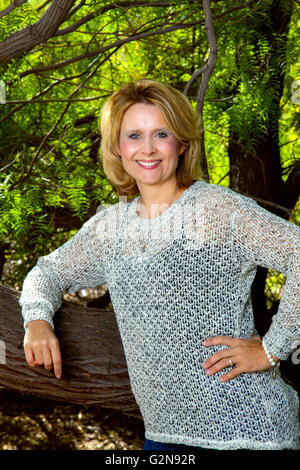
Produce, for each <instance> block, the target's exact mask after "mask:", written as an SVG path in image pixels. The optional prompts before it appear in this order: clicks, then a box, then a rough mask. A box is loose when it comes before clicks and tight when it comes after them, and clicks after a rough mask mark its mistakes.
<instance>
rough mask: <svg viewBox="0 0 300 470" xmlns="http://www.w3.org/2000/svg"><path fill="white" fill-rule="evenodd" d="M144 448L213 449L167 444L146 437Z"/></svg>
mask: <svg viewBox="0 0 300 470" xmlns="http://www.w3.org/2000/svg"><path fill="white" fill-rule="evenodd" d="M144 450H183V451H195V450H204V451H210V450H214V449H203V447H195V446H186V445H184V444H167V443H165V442H157V441H151V440H150V439H146V440H145V443H144Z"/></svg>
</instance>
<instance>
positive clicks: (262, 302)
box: [228, 0, 300, 391]
mask: <svg viewBox="0 0 300 470" xmlns="http://www.w3.org/2000/svg"><path fill="white" fill-rule="evenodd" d="M292 11H293V5H292V3H291V4H290V5H289V6H287V5H286V4H285V3H284V2H282V1H280V0H274V1H273V4H272V5H270V8H269V11H268V18H269V22H261V21H260V22H258V24H255V25H253V24H252V25H251V26H252V27H253V29H255V30H256V31H257V33H258V36H257V38H259V37H260V35H264V37H265V38H266V39H267V40H268V43H269V47H270V57H269V64H268V65H267V61H265V63H262V64H261V63H259V62H258V64H257V65H259V68H260V73H261V74H262V77H263V76H264V74H265V73H266V67H268V69H267V72H268V73H269V75H270V77H269V87H270V88H271V87H272V84H276V89H274V94H273V99H272V103H270V104H269V113H268V123H267V126H266V130H265V132H264V133H263V132H262V133H261V134H260V135H257V133H256V131H255V129H254V130H253V129H251V128H250V129H249V130H248V135H249V140H251V139H255V141H256V142H257V144H256V151H255V156H254V155H253V153H250V152H248V153H247V151H245V149H247V146H248V142H247V140H246V141H243V142H241V141H239V139H238V135H237V133H236V131H235V130H234V129H233V128H234V122H233V123H232V126H231V128H230V141H229V146H228V156H229V162H230V187H231V188H232V189H234V190H235V191H238V192H240V193H242V194H246V195H249V196H251V197H254V198H255V197H257V198H259V199H261V200H264V201H269V202H272V203H275V204H277V205H278V206H282V207H286V208H288V209H293V208H294V206H295V204H296V202H297V200H298V198H299V181H300V175H299V165H298V166H297V167H296V166H295V168H294V170H293V171H292V172H291V174H290V177H289V178H288V179H287V181H286V182H284V181H283V179H282V168H281V160H280V147H279V118H280V113H281V109H280V99H281V96H282V92H283V87H284V77H285V67H283V63H282V57H283V52H282V51H283V50H284V47H285V44H286V43H287V38H288V30H289V24H290V20H291V15H292ZM249 28H250V25H249ZM253 45H254V47H257V44H256V43H255V40H254V43H253ZM273 86H274V85H273ZM237 93H238V90H237ZM257 119H259V116H258V117H257ZM237 142H239V144H238V143H237ZM261 205H262V206H263V207H265V208H266V209H267V210H271V212H273V213H275V214H277V215H279V216H280V217H284V218H286V217H287V213H286V212H284V211H281V210H280V209H278V208H271V209H270V207H269V206H268V205H267V204H261ZM267 274H268V270H267V269H266V268H263V267H258V269H257V275H256V277H255V280H254V282H253V285H252V304H253V312H254V320H255V326H256V329H257V331H258V332H259V334H260V335H261V336H263V335H264V334H265V333H266V332H267V331H268V329H269V327H270V325H271V322H272V316H273V315H274V314H276V312H277V308H278V303H276V304H274V306H273V307H272V308H271V309H268V308H267V304H266V298H265V295H264V290H265V283H266V277H267ZM298 367H299V366H297V365H295V364H293V363H292V361H291V359H289V360H287V361H284V362H282V365H281V372H282V374H283V376H284V377H285V378H286V380H287V382H289V383H290V384H292V385H293V386H294V387H295V388H296V389H297V390H298V391H300V377H299V372H298V370H297V369H298Z"/></svg>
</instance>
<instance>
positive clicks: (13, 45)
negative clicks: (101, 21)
mask: <svg viewBox="0 0 300 470" xmlns="http://www.w3.org/2000/svg"><path fill="white" fill-rule="evenodd" d="M75 1H76V0H53V2H52V3H51V5H50V6H49V8H48V9H47V11H46V12H45V14H44V15H43V16H42V17H41V19H40V20H39V21H38V22H37V23H35V24H34V25H30V26H27V27H26V28H24V29H22V30H21V31H17V32H16V33H13V34H11V35H10V36H9V37H8V38H7V39H5V40H4V41H3V42H2V43H1V44H0V63H3V64H5V63H7V62H9V61H10V60H11V59H13V58H15V57H18V56H20V55H21V54H23V53H24V52H28V51H30V50H31V49H33V48H34V47H35V46H37V45H38V44H40V43H42V42H46V41H47V40H48V39H49V38H51V37H52V36H54V34H55V33H56V31H57V30H58V28H59V27H60V25H61V24H62V23H63V22H64V21H65V20H66V18H67V16H68V13H69V11H70V9H71V8H72V6H73V5H74V3H75Z"/></svg>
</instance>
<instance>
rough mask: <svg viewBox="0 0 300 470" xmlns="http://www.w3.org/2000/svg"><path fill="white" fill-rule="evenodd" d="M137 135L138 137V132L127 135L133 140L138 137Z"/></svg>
mask: <svg viewBox="0 0 300 470" xmlns="http://www.w3.org/2000/svg"><path fill="white" fill-rule="evenodd" d="M139 137H140V136H139V134H130V135H129V139H133V140H135V139H138V138H139Z"/></svg>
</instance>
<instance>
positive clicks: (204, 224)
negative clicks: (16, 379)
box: [20, 181, 300, 449]
mask: <svg viewBox="0 0 300 470" xmlns="http://www.w3.org/2000/svg"><path fill="white" fill-rule="evenodd" d="M137 200H138V198H135V199H134V200H133V201H131V202H130V203H127V202H126V201H125V202H124V201H121V202H119V203H118V204H115V205H113V206H111V207H108V208H106V209H104V210H102V211H100V212H98V213H97V214H96V215H95V216H94V217H92V218H91V219H90V220H89V221H88V222H86V223H85V224H84V225H83V227H82V228H81V230H79V231H78V232H77V233H76V235H75V236H74V237H73V238H72V239H71V240H70V241H68V242H67V243H65V244H64V245H62V246H61V247H60V248H58V249H57V250H55V251H54V252H52V253H51V254H49V255H48V256H44V257H41V258H40V259H39V260H38V262H37V265H36V266H35V267H34V268H33V269H32V270H31V271H30V272H29V274H28V275H27V277H26V279H25V281H24V286H23V291H22V295H21V299H20V303H21V305H22V314H23V316H24V320H25V325H26V322H27V321H29V320H34V319H44V320H47V321H49V322H50V323H51V324H52V325H53V323H52V318H53V315H54V313H55V311H56V310H57V309H58V308H59V307H60V305H61V300H62V296H63V294H64V293H65V292H66V291H69V292H76V291H78V290H79V289H83V288H88V287H92V286H96V285H100V284H103V283H107V285H108V288H109V291H110V295H111V299H112V304H113V308H114V312H115V315H116V318H117V322H118V326H119V330H120V334H121V338H122V341H123V346H124V350H125V355H126V360H127V365H128V371H129V376H130V382H131V387H132V391H133V393H134V395H135V398H136V401H137V403H138V405H139V407H140V410H141V413H142V415H143V418H144V423H145V430H146V434H145V436H146V437H147V438H148V439H151V440H155V441H160V442H169V443H181V444H187V445H192V446H201V447H206V448H213V449H238V448H247V449H284V448H286V449H295V448H298V436H299V425H298V395H297V392H296V391H295V390H294V389H293V388H292V387H291V386H289V385H287V384H286V383H285V382H284V381H283V379H282V378H281V377H280V376H277V378H276V379H275V380H274V379H273V376H272V369H269V370H267V371H264V372H254V373H253V372H252V373H244V374H241V375H239V376H238V377H236V378H234V379H232V380H230V381H228V382H223V383H221V382H220V381H219V377H220V375H223V374H224V372H225V371H224V370H223V371H222V372H219V373H217V374H215V375H212V376H208V375H207V374H206V373H205V370H204V369H203V368H202V364H203V362H204V361H205V360H206V359H207V358H208V357H209V356H211V355H212V354H213V353H214V352H216V351H218V350H220V349H223V348H225V347H226V346H214V347H205V346H203V345H202V341H203V340H204V339H207V338H210V337H213V336H218V335H228V336H232V337H241V338H250V337H251V335H252V334H253V332H254V331H255V330H254V324H253V313H252V307H251V300H250V287H251V284H252V281H253V278H254V276H255V272H256V267H257V266H258V265H261V266H265V267H267V268H273V269H275V270H277V271H280V272H282V273H283V274H285V275H287V281H286V285H285V288H284V294H283V297H282V299H281V301H280V306H279V310H278V313H277V314H276V315H275V316H274V318H273V322H272V325H271V327H270V329H269V331H268V332H267V334H266V335H265V336H264V340H265V344H266V346H267V348H268V349H269V351H270V352H271V353H272V354H273V355H275V356H277V357H279V358H280V359H286V358H287V357H288V355H289V354H290V353H291V352H292V351H293V349H295V347H296V346H297V341H298V340H299V338H300V321H299V320H300V311H299V304H300V302H299V297H300V285H299V284H300V275H299V270H300V249H299V248H300V230H299V227H297V226H295V225H293V224H291V223H289V222H286V221H284V220H283V219H281V218H279V217H277V216H275V215H273V214H271V213H270V212H268V211H266V210H264V209H262V208H261V207H260V206H258V205H257V204H256V203H255V202H254V201H253V200H252V199H250V198H247V197H245V196H242V195H240V194H238V193H236V192H234V191H232V190H230V189H226V188H223V187H221V186H217V185H213V184H208V183H206V182H204V181H197V182H195V183H194V184H193V185H191V186H190V187H189V188H188V189H187V190H186V191H185V192H184V193H183V194H182V195H181V197H180V198H179V199H177V201H175V203H174V204H173V205H172V206H171V207H169V208H168V209H166V210H165V211H164V212H163V213H162V215H160V216H158V217H156V218H152V219H142V218H141V217H140V216H139V215H137V213H136V206H137ZM298 342H299V341H298ZM226 370H228V369H226Z"/></svg>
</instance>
